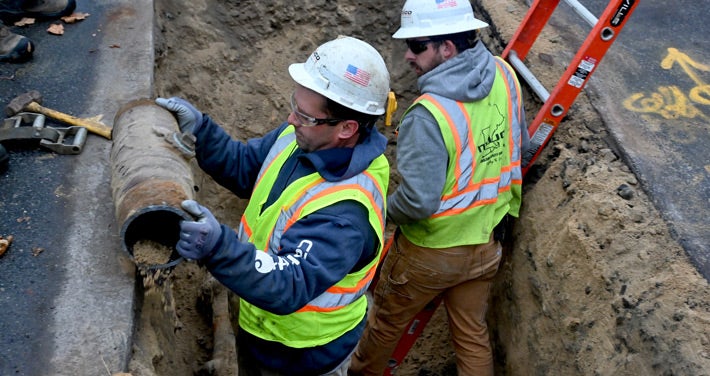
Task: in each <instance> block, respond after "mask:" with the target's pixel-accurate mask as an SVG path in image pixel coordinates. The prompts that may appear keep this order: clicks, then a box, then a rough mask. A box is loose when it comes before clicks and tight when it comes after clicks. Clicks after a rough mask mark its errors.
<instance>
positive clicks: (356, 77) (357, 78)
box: [345, 64, 370, 86]
mask: <svg viewBox="0 0 710 376" xmlns="http://www.w3.org/2000/svg"><path fill="white" fill-rule="evenodd" d="M345 78H347V79H348V80H350V81H353V82H355V83H356V84H358V85H362V86H367V85H368V84H369V83H370V73H368V72H366V71H364V70H362V69H360V68H358V67H356V66H354V65H352V64H348V69H346V70H345Z"/></svg>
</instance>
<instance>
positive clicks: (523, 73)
mask: <svg viewBox="0 0 710 376" xmlns="http://www.w3.org/2000/svg"><path fill="white" fill-rule="evenodd" d="M508 62H510V65H512V66H513V68H515V70H517V71H518V75H519V76H520V77H522V79H524V80H525V82H527V83H528V85H530V88H531V89H532V91H534V92H535V94H537V96H538V97H539V98H540V100H542V101H543V102H546V101H547V98H549V97H550V92H549V91H547V89H545V86H543V84H542V83H541V82H540V81H539V80H538V79H537V77H535V75H534V74H533V73H532V72H531V71H530V69H528V67H527V66H525V63H523V62H522V61H521V60H520V58H519V57H518V53H517V52H515V51H514V50H511V51H510V53H509V54H508Z"/></svg>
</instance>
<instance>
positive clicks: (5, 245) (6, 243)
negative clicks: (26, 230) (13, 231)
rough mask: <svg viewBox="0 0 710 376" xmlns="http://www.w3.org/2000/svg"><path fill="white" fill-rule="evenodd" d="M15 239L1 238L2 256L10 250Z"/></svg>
mask: <svg viewBox="0 0 710 376" xmlns="http://www.w3.org/2000/svg"><path fill="white" fill-rule="evenodd" d="M13 239H15V237H14V236H12V235H8V236H7V237H6V238H3V237H2V236H0V256H2V255H4V254H5V252H7V249H8V248H10V244H12V240H13Z"/></svg>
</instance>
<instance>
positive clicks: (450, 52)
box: [439, 39, 459, 61]
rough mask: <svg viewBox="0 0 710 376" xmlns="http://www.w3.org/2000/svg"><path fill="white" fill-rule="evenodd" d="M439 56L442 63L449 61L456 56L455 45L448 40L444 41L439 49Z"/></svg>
mask: <svg viewBox="0 0 710 376" xmlns="http://www.w3.org/2000/svg"><path fill="white" fill-rule="evenodd" d="M439 51H440V53H441V56H442V57H443V58H444V61H446V60H449V59H451V58H452V57H454V56H456V55H458V54H459V53H458V50H456V45H455V44H454V42H452V41H450V40H448V39H447V40H444V41H443V42H442V43H441V46H440V48H439Z"/></svg>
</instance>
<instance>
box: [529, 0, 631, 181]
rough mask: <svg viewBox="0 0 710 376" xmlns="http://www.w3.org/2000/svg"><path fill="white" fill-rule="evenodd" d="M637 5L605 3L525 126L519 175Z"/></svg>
mask: <svg viewBox="0 0 710 376" xmlns="http://www.w3.org/2000/svg"><path fill="white" fill-rule="evenodd" d="M637 4H638V1H636V0H615V1H610V2H609V4H608V5H607V7H606V9H605V10H604V13H603V14H602V15H601V17H600V18H599V22H597V24H596V25H595V26H594V28H592V30H591V31H590V32H589V34H588V35H587V38H586V39H585V41H584V43H583V44H582V46H581V47H580V48H579V50H578V51H577V53H576V55H575V56H574V58H573V59H572V60H571V61H570V64H569V65H568V67H567V69H566V70H565V72H564V74H563V75H562V77H561V78H560V80H559V81H558V82H557V85H556V86H555V88H554V90H553V91H552V93H551V94H550V97H549V98H548V99H547V100H546V101H545V104H544V105H543V106H542V108H541V109H540V111H538V113H537V115H536V117H535V119H534V120H533V122H532V123H531V124H530V125H529V126H528V133H529V134H530V149H529V150H528V151H527V152H526V153H525V155H523V161H522V166H523V175H525V174H526V173H527V171H528V169H529V168H530V166H531V165H532V164H533V162H534V161H535V160H536V159H537V157H538V156H539V155H540V153H541V152H542V149H543V148H544V147H545V145H547V143H548V142H549V140H550V139H551V138H552V134H553V133H554V132H555V130H556V129H557V127H558V126H559V123H560V121H562V119H563V118H564V116H565V115H566V114H567V112H568V111H569V108H570V106H571V105H572V103H573V102H574V101H575V99H576V98H577V95H578V94H579V93H580V92H581V91H582V89H583V88H584V86H585V85H586V83H587V82H588V81H589V78H590V77H591V76H592V73H594V71H595V70H596V68H597V67H598V66H599V63H600V62H601V60H602V58H603V57H604V54H605V53H606V52H607V50H608V49H609V47H611V45H612V43H613V42H614V40H616V38H617V36H618V35H619V32H620V31H621V29H622V28H623V27H624V25H625V24H626V21H627V20H628V17H629V16H630V15H631V13H632V12H633V11H634V10H635V8H636V6H637Z"/></svg>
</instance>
